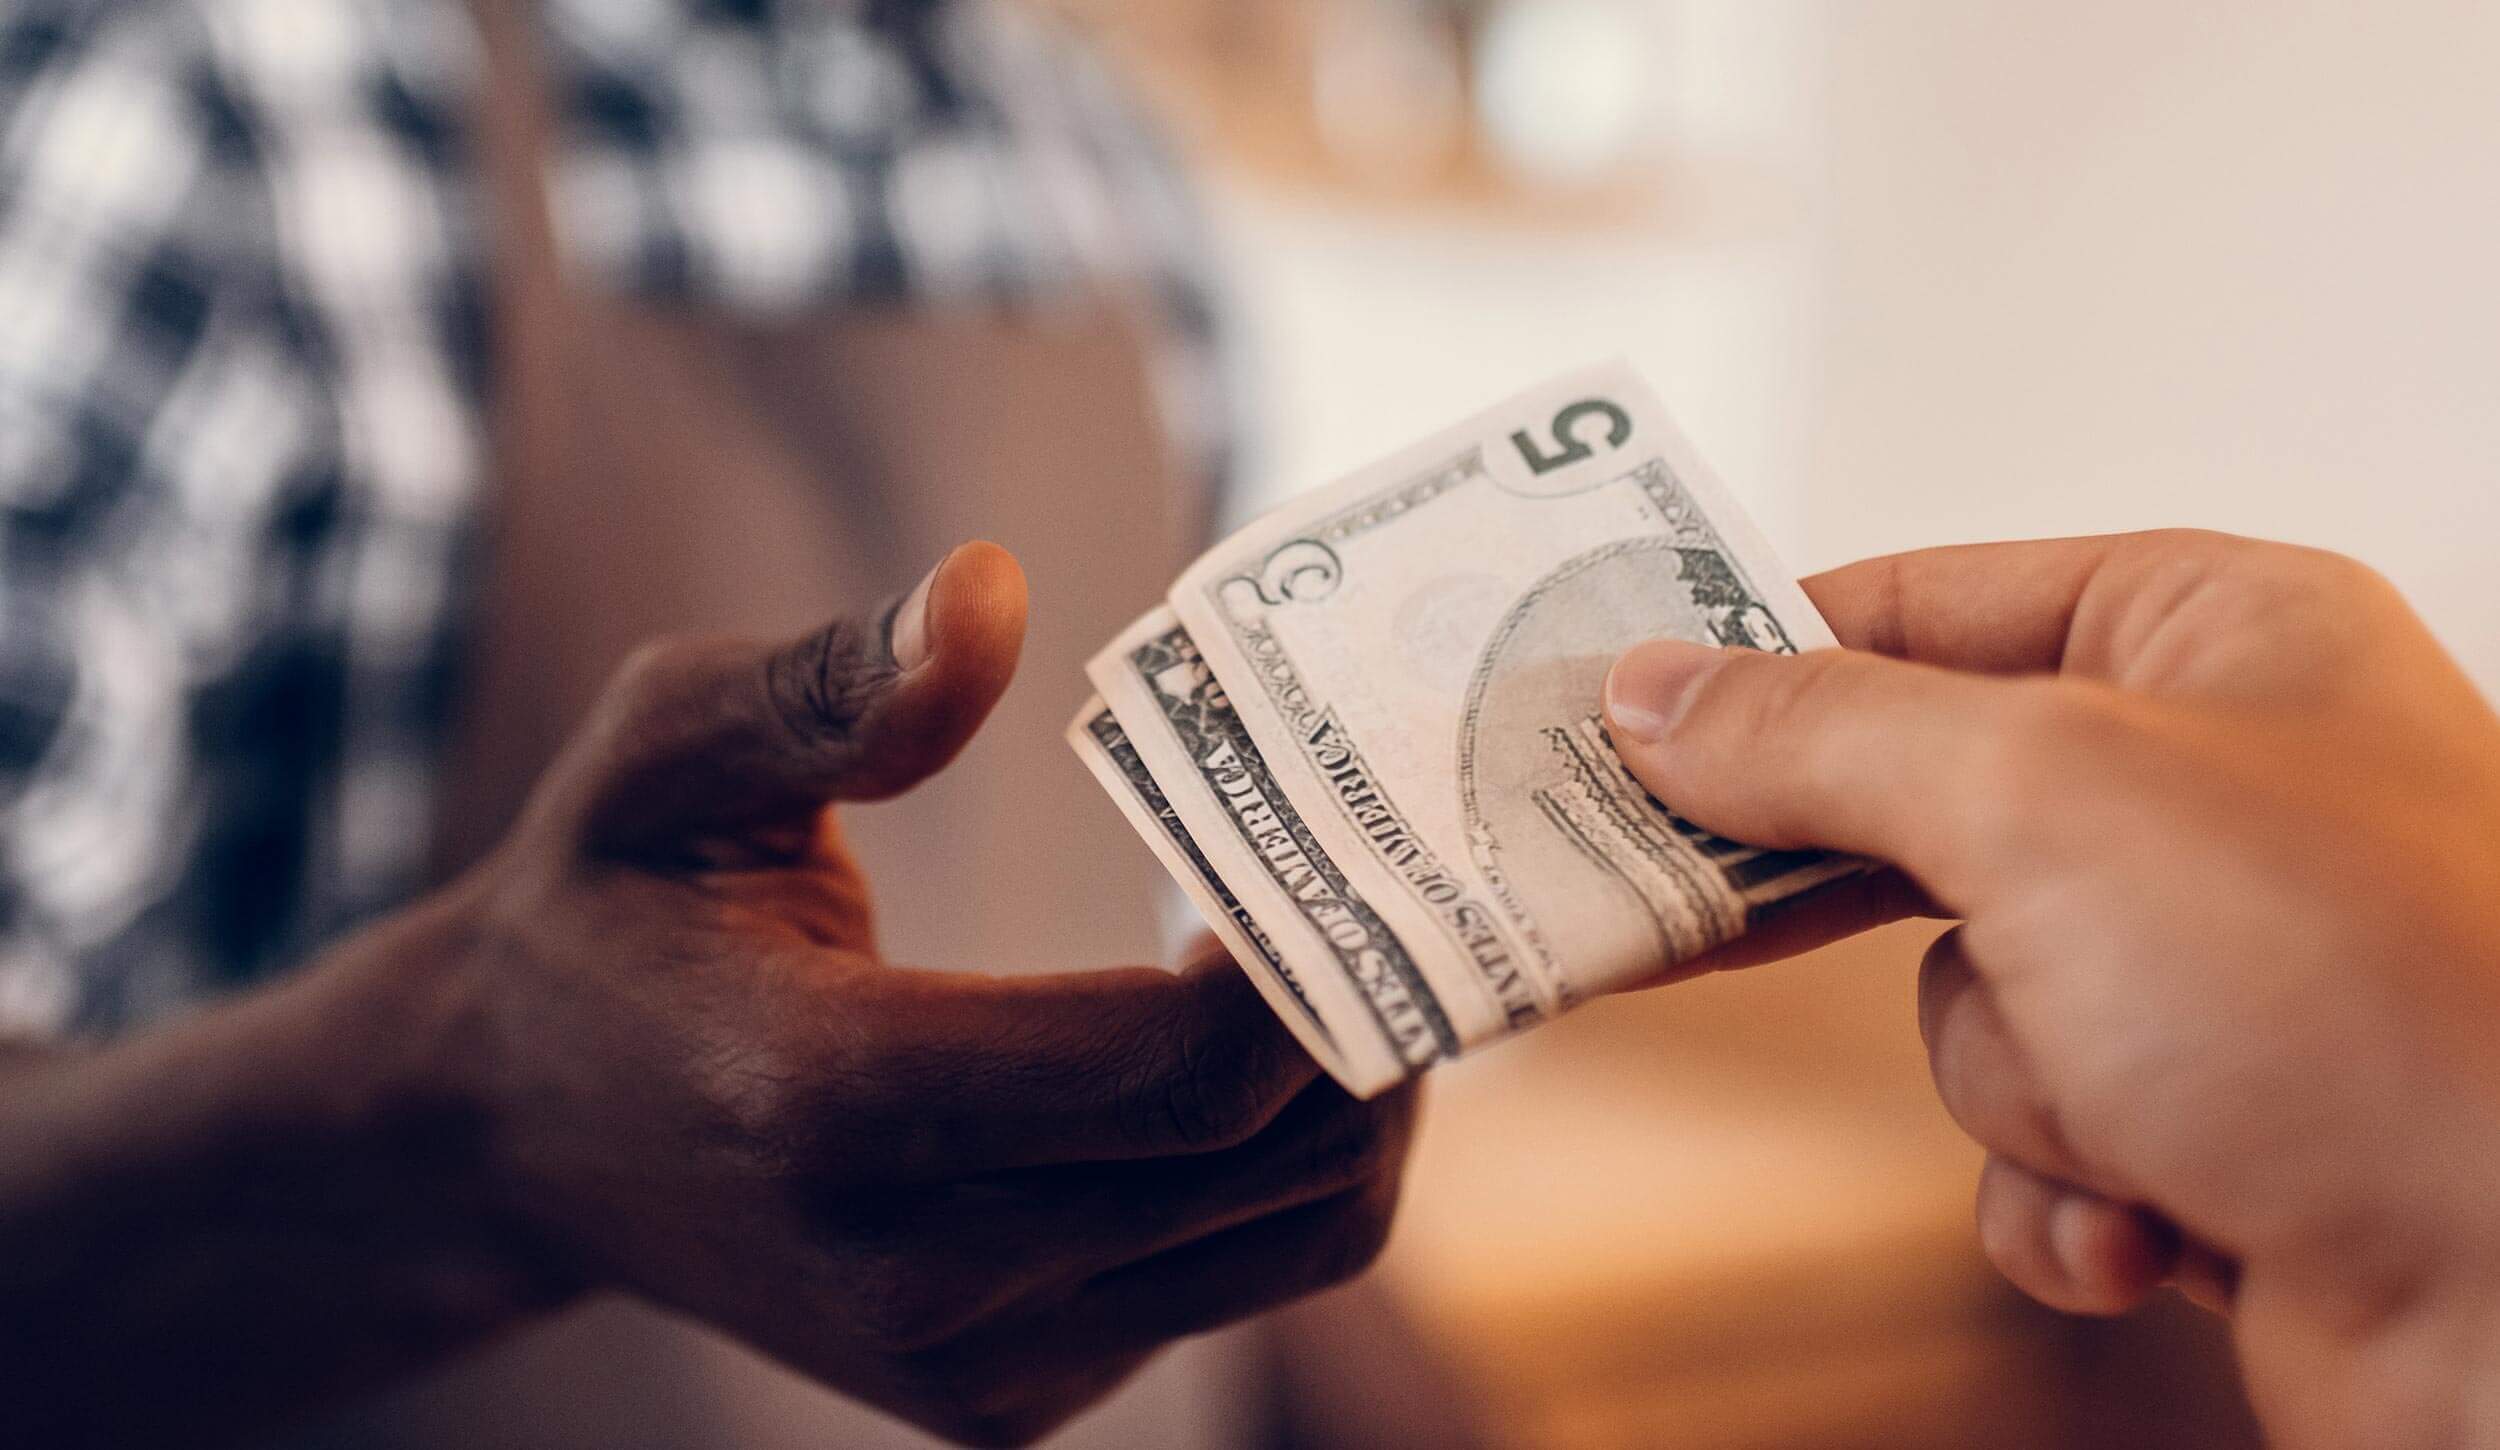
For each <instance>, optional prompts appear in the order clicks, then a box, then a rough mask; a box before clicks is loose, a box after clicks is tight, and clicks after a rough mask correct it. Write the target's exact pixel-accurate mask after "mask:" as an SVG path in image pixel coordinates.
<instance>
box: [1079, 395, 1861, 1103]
mask: <svg viewBox="0 0 2500 1450" xmlns="http://www.w3.org/2000/svg"><path fill="white" fill-rule="evenodd" d="M1658 637H1675V638H1681V639H1689V640H1695V641H1700V642H1703V643H1708V644H1715V645H1722V646H1731V647H1741V648H1749V649H1761V650H1770V651H1777V652H1794V651H1797V650H1804V649H1813V648H1818V647H1822V646H1826V645H1829V644H1831V643H1832V642H1833V641H1832V638H1831V635H1830V632H1829V630H1828V629H1826V628H1825V626H1824V624H1823V621H1822V618H1821V617H1820V616H1819V615H1817V614H1816V613H1815V611H1814V607H1813V605H1812V604H1810V603H1809V602H1808V601H1807V599H1806V597H1805V595H1804V593H1803V592H1802V591H1800V590H1799V589H1798V588H1797V585H1796V582H1795V580H1794V579H1792V578H1791V577H1790V576H1789V575H1788V574H1787V573H1786V571H1784V570H1783V569H1782V568H1781V567H1780V565H1779V563H1778V561H1777V560H1776V559H1775V558H1773V557H1772V555H1771V552H1770V550H1769V548H1768V546H1767V545H1765V544H1764V542H1763V541H1762V539H1761V536H1760V535H1759V534H1758V533H1757V532H1756V530H1755V529H1754V528H1753V526H1752V524H1751V522H1750V521H1749V520H1748V519H1746V518H1745V516H1744V515H1743V514H1742V512H1740V511H1739V510H1738V509H1737V508H1736V506H1735V504H1734V502H1733V500H1732V499H1730V497H1729V496H1728V494H1727V492H1726V491H1725V490H1724V489H1723V488H1721V487H1720V486H1719V484H1718V482H1717V480H1716V479H1715V478H1713V477H1712V476H1711V475H1710V474H1709V473H1708V472H1707V471H1706V470H1705V469H1703V468H1702V466H1701V464H1700V461H1699V460H1698V459H1697V458H1696V457H1695V456H1694V455H1693V453H1692V451H1691V449H1690V448H1689V447H1688V446H1687V445H1686V443H1685V442H1684V439H1683V437H1682V435H1681V434H1680V433H1679V432H1678V431H1677V430H1676V428H1675V426H1674V424H1673V423H1672V422H1671V421H1670V420H1669V419H1668V417H1667V414H1666V411H1665V409H1664V408H1663V407H1662V406H1661V405H1660V404H1659V402H1658V400H1657V398H1656V397H1655V395H1653V394H1652V393H1651V392H1650V390H1649V389H1648V387H1647V386H1646V385H1644V384H1643V383H1642V382H1641V380H1640V379H1639V378H1638V376H1636V375H1635V374H1634V373H1633V372H1632V371H1631V370H1630V369H1629V368H1627V367H1625V366H1623V365H1620V364H1615V365H1609V366H1605V367H1600V368H1594V369H1590V370H1588V371H1585V372H1580V373H1576V374H1572V375H1570V376H1567V377H1564V378H1561V379H1557V380H1556V381H1554V382H1551V383H1548V384H1546V385H1544V386H1542V387H1539V388H1536V389H1534V390H1532V391H1530V392H1528V393H1525V394H1522V395H1521V396H1519V397H1517V398H1514V399H1512V400H1511V401H1509V402H1507V403H1504V404H1502V405H1501V406H1499V407H1496V408H1493V409H1490V410H1488V411H1486V412H1484V413H1482V414H1479V415H1477V416H1476V417H1474V418H1472V419H1469V420H1468V421H1466V422H1464V423H1460V424H1458V425H1457V426H1455V427H1453V428H1450V429H1447V430H1445V431H1443V432H1441V433H1439V434H1436V435H1435V436H1433V437H1432V438H1430V439H1427V440H1425V441H1424V442H1422V443H1419V444H1417V445H1415V446H1414V447H1412V448H1410V449H1408V450H1406V451H1404V452H1402V453H1400V454H1398V455H1396V456H1395V457H1392V458H1389V459H1386V460H1384V461H1382V462H1380V463H1378V464H1375V465H1373V466H1372V467H1370V468H1366V469H1364V470H1362V471H1361V472H1359V473H1357V474H1355V475H1354V476H1352V477H1350V478H1347V479H1345V480H1343V481H1341V482H1339V483H1336V484H1334V485H1331V486H1329V487H1327V488H1323V489H1320V490H1317V491H1315V492H1312V493H1309V494H1305V495H1303V496H1301V497H1298V498H1296V499H1294V500H1293V501H1291V502H1290V503H1288V504H1286V505H1285V506H1284V507H1282V508H1280V509H1278V510H1276V511H1275V512H1273V513H1271V514H1269V515H1268V516H1267V517H1265V518H1263V519H1261V520H1259V521H1258V522H1257V523H1254V524H1252V525H1251V526H1249V527H1248V528H1246V529H1243V530H1242V531H1241V532H1240V533H1237V534H1235V535H1233V536H1232V537H1231V538H1229V539H1227V540H1225V541H1224V542H1223V543H1222V544H1219V545H1218V546H1216V547H1215V548H1213V549H1211V550H1209V551H1208V552H1207V553H1206V554H1205V555H1203V556H1202V557H1201V558H1200V559H1199V560H1198V561H1197V563H1195V564H1193V565H1191V566H1190V568H1189V569H1188V570H1186V571H1185V572H1184V573H1183V574H1182V575H1181V577H1180V579H1179V581H1178V582H1176V583H1175V584H1174V585H1173V587H1172V590H1171V593H1170V596H1169V599H1168V601H1167V603H1166V605H1165V606H1163V607H1160V608H1158V609H1156V610H1154V611H1152V612H1150V613H1149V614H1148V615H1147V616H1146V617H1144V618H1142V619H1140V620H1138V621H1137V622H1136V623H1135V624H1133V625H1131V626H1130V627H1129V628H1128V629H1127V630H1126V631H1124V632H1123V633H1122V634H1121V635H1120V637H1119V638H1118V639H1116V640H1114V641H1112V643H1111V644H1110V645H1109V646H1108V647H1106V648H1105V649H1104V650H1103V651H1102V652H1101V653H1100V654H1098V655H1097V656H1095V658H1094V659H1093V661H1092V662H1091V663H1090V664H1089V665H1088V666H1087V674H1088V675H1089V677H1090V678H1091V679H1092V681H1093V684H1094V687H1095V689H1096V690H1097V691H1098V692H1099V698H1098V699H1096V700H1094V701H1091V702H1089V703H1088V705H1087V706H1086V709H1085V711H1084V712H1082V713H1081V714H1080V715H1079V716H1078V718H1077V720H1076V722H1075V723H1074V724H1073V725H1072V726H1071V727H1070V731H1069V736H1070V740H1071V742H1072V743H1073V744H1074V745H1075V746H1076V748H1077V751H1078V753H1079V754H1080V755H1081V756H1082V757H1084V759H1085V761H1086V763H1087V765H1088V767H1089V768H1090V769H1092V770H1093V771H1094V773H1095V775H1096V776H1097V777H1098V778H1099V779H1100V780H1101V781H1102V783H1103V785H1104V788H1105V789H1106V790H1108V791H1110V792H1111V794H1112V796H1113V798H1114V800H1115V801H1116V802H1117V803H1118V804H1119V806H1120V808H1121V809H1122V810H1123V812H1124V813H1126V815H1127V816H1128V819H1129V821H1130V824H1131V825H1133V826H1135V827H1136V829H1137V830H1138V832H1139V833H1140V834H1141V835H1142V836H1144V837H1145V838H1146V840H1147V842H1148V844H1149V845H1150V846H1151V847H1152V848H1153V849H1154V851H1155V853H1156V855H1157V856H1158V858H1159V859H1161V860H1162V861H1163V863H1164V865H1165V866H1166V868H1167V869H1169V870H1170V871H1171V873H1172V875H1173V877H1174V879H1175V880H1177V881H1178V882H1179V883H1180V885H1181V888H1182V889H1183V890H1184V891H1185V892H1186V893H1188V895H1189V896H1190V898H1191V900H1192V901H1193V902H1194V903H1195V904H1196V905H1197V906H1198V907H1199V909H1200V910H1201V911H1202V912H1203V913H1204V914H1205V915H1206V916H1207V918H1208V920H1209V922H1210V924H1211V925H1213V926H1214V928H1215V930H1216V932H1217V934H1218V935H1219V936H1220V937H1221V938H1222V939H1223V940H1224V942H1225V944H1226V946H1227V947H1228V948H1229V949H1230V950H1231V951H1232V952H1233V954H1234V955H1235V956H1236V957H1237V958H1239V959H1240V961H1241V964H1242V966H1243V968H1244V969H1245V970H1246V971H1248V972H1249V973H1250V974H1251V976H1252V977H1253V979H1254V980H1256V981H1257V982H1258V984H1259V987H1260V990H1261V991H1262V992H1263V993H1264V994H1265V995H1266V997H1267V999H1268V1001H1269V1002H1270V1003H1272V1004H1273V1005H1274V1006H1275V1008H1276V1011H1277V1013H1278V1015H1279V1016H1280V1017H1281V1018H1282V1019H1283V1020H1284V1022H1285V1023H1286V1025H1287V1026H1288V1027H1289V1028H1291V1029H1292V1030H1293V1032H1294V1033H1295V1035H1296V1037H1297V1038H1298V1039H1299V1040H1300V1041H1301V1042H1302V1043H1303V1045H1304V1046H1305V1047H1306V1048H1308V1049H1309V1050H1310V1051H1311V1053H1312V1055H1313V1056H1314V1057H1315V1058H1317V1059H1318V1060H1319V1062H1320V1063H1321V1064H1322V1065H1323V1066H1324V1067H1326V1068H1327V1069H1328V1071H1329V1072H1330V1073H1331V1074H1332V1075H1334V1076H1335V1077H1336V1078H1337V1079H1338V1080H1339V1081H1340V1082H1342V1083H1343V1084H1344V1085H1345V1086H1346V1087H1347V1088H1348V1089H1349V1090H1350V1091H1353V1092H1355V1093H1357V1094H1360V1095H1363V1096H1370V1095H1372V1094H1374V1093H1377V1092H1379V1091H1381V1090H1383V1089H1385V1088H1387V1087H1389V1086H1391V1085H1393V1084H1395V1083H1396V1082H1398V1081H1400V1080H1402V1079H1404V1078H1406V1077H1408V1076H1411V1075H1412V1074H1414V1073H1415V1072H1418V1071H1420V1070H1422V1069H1423V1068H1425V1067H1428V1066H1430V1065H1431V1064H1432V1063H1433V1062H1435V1061H1437V1060H1439V1059H1440V1058H1443V1057H1449V1056H1455V1055H1457V1054H1458V1053H1461V1052H1464V1051H1467V1050H1470V1049H1473V1048H1475V1047H1478V1046H1481V1045H1483V1044H1485V1043H1487V1042H1491V1041H1494V1040H1496V1039H1498V1038H1501V1037H1504V1036H1507V1035H1510V1034H1512V1033H1516V1032H1519V1031H1522V1030H1524V1029H1526V1028H1528V1027H1531V1026H1534V1025H1535V1024H1537V1023H1539V1022H1542V1021H1544V1020H1546V1019H1548V1018H1550V1017H1553V1016H1555V1015H1557V1014H1559V1013H1561V1012H1563V1011H1566V1010H1568V1009H1569V1008H1570V1007H1571V1006H1572V1005H1573V1004H1574V1003H1576V1002H1579V1001H1582V1000H1585V999H1587V998H1588V997H1590V996H1593V995H1596V994H1599V993H1602V992H1605V991H1607V990H1610V989H1612V988H1615V987H1619V986H1623V985H1626V984H1628V983H1631V982H1634V981H1637V980H1639V979H1641V978H1643V977H1647V976H1651V975H1654V974H1656V973H1657V972H1659V971H1661V970H1663V969H1664V968H1666V967H1668V966H1671V965H1673V964H1675V963H1677V962H1681V961H1685V960H1688V959H1690V958H1692V957H1695V956H1698V955H1699V954H1701V953H1703V952H1705V951H1708V950H1710V949H1711V948H1712V947H1715V946H1718V945H1719V944H1721V943H1723V942H1726V941H1727V940H1729V939H1731V938H1732V937H1734V936H1736V935H1738V934H1739V933H1741V932H1743V931H1744V930H1745V928H1746V926H1747V924H1748V923H1749V922H1750V921H1751V920H1752V918H1753V916H1754V915H1755V913H1757V912H1759V911H1760V910H1762V909H1763V908H1765V907H1767V906H1769V905H1772V904H1774V903H1776V902H1779V901H1783V900H1786V899H1788V898H1789V897H1792V896H1794V895H1796V894H1798V893H1800V892H1803V891H1806V890H1809V889H1812V888H1813V887H1815V886H1818V885H1821V884H1823V883H1825V882H1828V881H1830V880H1832V879H1834V878H1835V877H1837V876H1840V875H1843V874H1846V873H1848V872H1851V871H1855V870H1857V869H1859V863H1857V862H1856V861H1854V860H1851V859H1848V858H1843V857H1835V856H1826V855H1821V854H1817V853H1810V852H1777V851H1762V850H1756V849H1754V848H1752V847H1749V846H1745V845H1743V844H1741V843H1739V842H1734V841H1729V840H1725V839H1722V838H1719V837H1716V836H1713V835H1711V834H1710V833H1708V832H1706V831H1703V830H1700V829H1699V828H1697V827H1695V826H1693V825H1692V824H1690V823H1689V822H1686V821H1684V820H1682V819H1680V818H1679V817H1677V816H1676V815H1674V814H1673V812H1671V811H1670V810H1668V809H1667V808H1666V807H1665V806H1664V805H1663V804H1661V803H1660V802H1659V801H1657V800H1655V799H1653V798H1652V797H1651V796H1650V795H1649V794H1648V793H1647V792H1646V791H1645V790H1643V789H1642V787H1641V785H1640V784H1639V782H1637V781H1636V780H1634V779H1633V778H1632V777H1631V775H1630V774H1629V773H1628V772H1626V771H1625V770H1624V768H1623V766H1622V763H1621V762H1620V761H1619V760H1618V759H1617V758H1616V756H1615V753H1614V750H1613V747H1612V745H1611V744H1610V742H1609V741H1608V739H1607V737H1606V733H1605V729H1604V726H1603V724H1602V722H1601V719H1600V714H1599V693H1600V690H1601V687H1602V685H1603V682H1604V679H1605V674H1606V670H1607V668H1608V666H1609V665H1611V663H1612V662H1613V660H1614V659H1615V657H1616V656H1617V655H1619V654H1621V653H1622V652H1623V651H1624V650H1625V649H1628V648H1630V647H1631V646H1632V645H1634V644H1637V643H1639V642H1641V641H1642V640H1645V639H1652V638H1658Z"/></svg>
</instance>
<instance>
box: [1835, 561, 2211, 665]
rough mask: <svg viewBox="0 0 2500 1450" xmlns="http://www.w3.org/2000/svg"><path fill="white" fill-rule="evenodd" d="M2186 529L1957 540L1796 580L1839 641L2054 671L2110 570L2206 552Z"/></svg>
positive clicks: (1925, 656)
mask: <svg viewBox="0 0 2500 1450" xmlns="http://www.w3.org/2000/svg"><path fill="white" fill-rule="evenodd" d="M2222 542H2223V536H2220V535H2213V534H2197V533H2191V532H2186V531H2169V532H2161V533H2139V534H2103V535H2099V536H2096V537H2089V538H2073V539H2033V540H2026V541H2022V542H2017V543H2004V544H1962V545H1955V546H1950V547H1946V548H1938V549H1918V550H1914V551H1912V552H1910V553H1906V554H1888V555H1885V556H1884V557H1882V558H1876V559H1866V560H1862V561H1860V562H1858V563H1855V564H1848V565H1843V566H1842V567H1840V568H1838V569H1834V570H1832V571H1831V572H1829V573H1826V574H1817V575H1815V576H1814V577H1812V578H1810V579H1803V580H1800V581H1798V582H1799V583H1800V584H1801V585H1802V586H1803V587H1804V589H1805V591H1806V596H1807V597H1808V598H1810V599H1812V600H1813V601H1814V605H1815V608H1817V609H1819V610H1821V611H1822V612H1823V618H1824V619H1825V620H1826V621H1827V622H1828V623H1829V624H1830V625H1831V627H1832V633H1833V634H1834V635H1837V636H1838V637H1839V639H1840V642H1841V643H1842V644H1843V645H1846V646H1848V647H1849V648H1851V649H1859V650H1867V651H1870V652H1872V653H1875V654H1882V655H1890V656H1892V657H1894V658H1896V659H1906V660H1915V661H1918V662H1919V663H1921V664H1930V665H1942V666H1944V667H1946V668H1947V669H1956V670H1970V671H1973V672H1975V673H1980V674H2025V673H2037V672H2042V671H2053V670H2056V669H2058V668H2059V667H2060V666H2061V665H2063V664H2065V663H2066V662H2067V659H2068V647H2069V644H2070V642H2071V641H2072V640H2073V638H2074V636H2075V633H2076V627H2077V622H2078V619H2079V618H2081V617H2082V616H2083V614H2084V612H2085V608H2086V605H2087V603H2088V602H2089V601H2090V600H2091V599H2092V597H2093V596H2094V594H2095V592H2096V591H2095V584H2096V581H2097V582H2100V583H2104V584H2106V583H2108V582H2111V575H2112V574H2113V572H2115V571H2114V569H2113V566H2117V565H2122V564H2123V565H2126V566H2129V567H2128V568H2127V570H2126V572H2129V573H2133V572H2135V566H2140V565H2143V564H2146V563H2150V562H2156V561H2157V560H2158V559H2159V558H2161V557H2162V556H2165V555H2168V556H2173V557H2175V556H2180V555H2185V554H2188V553H2191V552H2210V551H2211V550H2212V549H2214V548H2215V547H2217V546H2219V545H2220V544H2221V543H2222Z"/></svg>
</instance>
